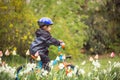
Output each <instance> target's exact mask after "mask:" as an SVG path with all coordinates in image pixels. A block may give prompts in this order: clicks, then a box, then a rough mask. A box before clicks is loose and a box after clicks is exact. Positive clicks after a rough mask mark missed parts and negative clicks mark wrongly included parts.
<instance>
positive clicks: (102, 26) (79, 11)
mask: <svg viewBox="0 0 120 80" xmlns="http://www.w3.org/2000/svg"><path fill="white" fill-rule="evenodd" d="M119 4H120V1H119V0H104V1H101V0H69V1H67V0H47V1H45V0H0V50H3V51H5V50H6V49H10V50H13V49H17V52H18V53H19V54H20V55H23V56H24V55H25V52H26V50H27V49H29V46H30V43H31V42H32V41H33V39H34V37H35V34H34V32H35V30H36V29H37V28H38V26H37V23H36V22H37V20H38V19H40V18H41V17H44V16H47V17H50V18H51V19H52V20H53V21H54V25H53V26H52V32H51V34H52V35H53V36H54V37H55V38H57V39H61V40H63V41H64V42H65V43H66V49H65V53H66V54H71V55H73V57H79V56H81V54H80V50H81V48H83V49H85V50H87V53H95V54H101V53H105V52H108V51H115V52H117V53H119V52H120V49H119V46H120V43H119V41H120V29H119V28H120V27H119V25H120V23H119V22H120V15H119V14H120V7H119ZM56 51H57V48H56V47H54V46H52V47H50V53H51V54H50V55H52V56H53V54H54V55H57V52H56Z"/></svg>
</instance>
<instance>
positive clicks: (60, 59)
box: [15, 46, 79, 80]
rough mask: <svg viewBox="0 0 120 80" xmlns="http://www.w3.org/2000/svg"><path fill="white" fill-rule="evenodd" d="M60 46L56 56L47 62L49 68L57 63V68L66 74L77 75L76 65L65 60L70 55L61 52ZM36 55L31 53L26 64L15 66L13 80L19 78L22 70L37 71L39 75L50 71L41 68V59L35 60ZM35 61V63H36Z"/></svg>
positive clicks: (24, 71) (27, 71)
mask: <svg viewBox="0 0 120 80" xmlns="http://www.w3.org/2000/svg"><path fill="white" fill-rule="evenodd" d="M61 49H62V47H61V46H59V47H58V56H57V57H56V59H55V60H51V61H50V62H49V63H48V66H49V67H50V69H53V67H54V66H55V65H56V64H58V67H59V70H63V69H64V70H65V73H66V75H68V74H69V73H72V74H74V75H79V70H78V66H75V65H73V64H71V63H68V62H66V61H65V60H66V59H68V58H69V59H71V55H68V56H65V55H64V54H62V52H61ZM36 59H37V57H36V56H33V55H31V59H30V63H28V64H24V65H22V66H19V67H18V68H17V71H16V79H15V80H19V75H20V74H21V75H22V72H21V71H22V70H23V73H24V74H27V73H30V72H33V71H34V72H37V73H39V74H40V76H42V77H43V76H46V75H48V74H49V72H50V71H47V70H45V69H43V68H42V62H41V61H36ZM36 62H37V64H36Z"/></svg>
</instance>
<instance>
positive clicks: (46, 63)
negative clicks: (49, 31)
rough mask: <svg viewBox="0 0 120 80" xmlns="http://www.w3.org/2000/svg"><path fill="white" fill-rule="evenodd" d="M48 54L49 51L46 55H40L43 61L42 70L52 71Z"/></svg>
mask: <svg viewBox="0 0 120 80" xmlns="http://www.w3.org/2000/svg"><path fill="white" fill-rule="evenodd" d="M48 53H49V51H47V52H46V53H44V54H40V57H41V61H42V68H44V69H45V70H48V71H50V68H49V62H50V59H49V57H48Z"/></svg>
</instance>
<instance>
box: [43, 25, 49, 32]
mask: <svg viewBox="0 0 120 80" xmlns="http://www.w3.org/2000/svg"><path fill="white" fill-rule="evenodd" d="M43 28H44V30H46V31H48V32H50V31H51V25H49V26H44V27H43Z"/></svg>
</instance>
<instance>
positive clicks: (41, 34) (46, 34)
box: [30, 17, 64, 70]
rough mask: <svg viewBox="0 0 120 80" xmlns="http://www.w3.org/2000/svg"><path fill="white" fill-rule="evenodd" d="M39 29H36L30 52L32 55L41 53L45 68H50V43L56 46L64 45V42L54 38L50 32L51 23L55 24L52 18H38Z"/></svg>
mask: <svg viewBox="0 0 120 80" xmlns="http://www.w3.org/2000/svg"><path fill="white" fill-rule="evenodd" d="M38 25H39V27H40V28H39V29H38V30H37V31H36V38H35V40H34V41H33V42H32V44H31V46H30V53H31V55H34V54H35V53H36V52H38V53H39V55H40V58H41V61H42V67H43V68H44V69H45V70H49V67H48V62H49V61H50V59H49V57H48V53H49V51H48V48H49V46H50V45H55V46H60V45H61V46H64V43H63V42H62V41H59V40H56V39H55V38H53V37H52V36H51V34H50V30H51V25H53V22H52V20H51V19H50V18H47V17H43V18H41V19H40V20H38Z"/></svg>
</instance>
